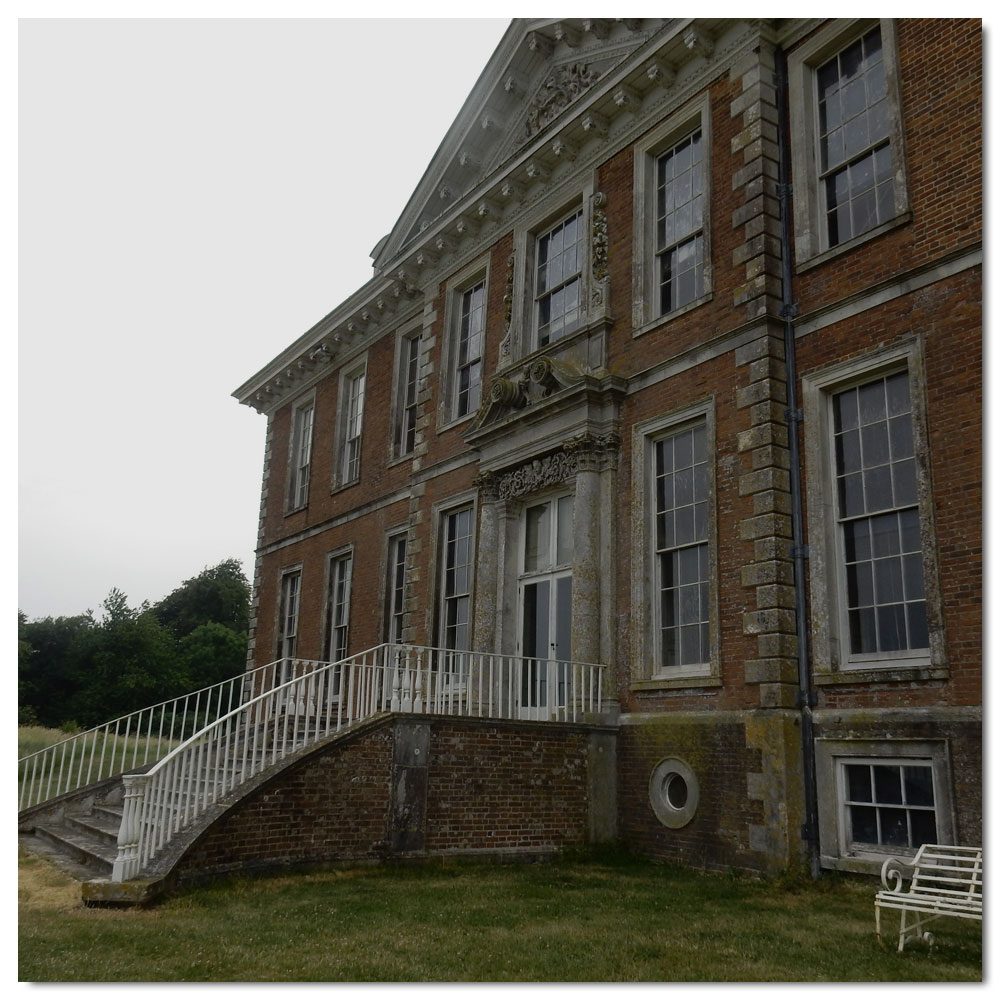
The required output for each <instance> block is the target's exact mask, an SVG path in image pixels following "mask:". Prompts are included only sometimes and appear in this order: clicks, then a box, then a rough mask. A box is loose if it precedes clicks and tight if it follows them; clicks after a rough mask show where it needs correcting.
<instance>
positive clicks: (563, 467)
mask: <svg viewBox="0 0 1000 1000" xmlns="http://www.w3.org/2000/svg"><path fill="white" fill-rule="evenodd" d="M619 446H620V440H619V437H618V435H617V434H606V435H600V436H596V435H593V434H580V435H578V436H577V437H575V438H573V439H571V440H570V441H567V442H566V443H565V444H564V445H563V446H562V448H561V449H560V450H559V451H555V452H552V453H550V454H548V455H543V456H541V457H539V458H533V459H532V460H531V461H530V462H525V463H524V464H523V465H519V466H517V467H516V468H514V469H511V470H509V471H508V472H505V473H504V474H502V475H499V476H497V477H496V479H495V482H496V497H497V499H499V500H511V499H514V498H515V497H521V496H525V495H526V494H528V493H535V492H537V491H538V490H543V489H546V488H548V487H550V486H557V485H560V484H562V483H565V482H567V481H568V480H570V479H572V478H573V477H574V476H576V474H577V473H578V472H581V471H595V472H596V471H600V470H601V469H602V468H605V467H609V466H615V465H617V460H618V451H619ZM485 478H486V477H485V476H483V477H481V479H482V480H484V481H485ZM490 489H491V490H492V481H491V482H490Z"/></svg>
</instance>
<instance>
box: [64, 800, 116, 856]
mask: <svg viewBox="0 0 1000 1000" xmlns="http://www.w3.org/2000/svg"><path fill="white" fill-rule="evenodd" d="M121 822H122V818H121V814H120V813H119V815H118V816H117V817H116V816H114V815H113V814H112V815H108V814H107V813H105V812H98V811H97V810H94V812H93V813H91V815H89V816H70V815H66V816H64V817H63V821H62V824H61V825H62V826H63V827H64V828H65V829H67V830H70V831H71V832H73V833H77V834H80V835H81V836H83V837H86V838H88V839H90V840H93V841H95V842H96V843H99V844H104V845H107V846H109V847H113V848H114V849H115V850H116V851H117V849H118V830H119V829H120V827H121Z"/></svg>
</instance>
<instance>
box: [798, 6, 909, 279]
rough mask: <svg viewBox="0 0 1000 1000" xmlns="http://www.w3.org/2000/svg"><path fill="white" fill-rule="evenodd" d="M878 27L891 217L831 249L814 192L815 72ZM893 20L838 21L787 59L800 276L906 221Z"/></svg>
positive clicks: (817, 192)
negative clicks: (886, 105)
mask: <svg viewBox="0 0 1000 1000" xmlns="http://www.w3.org/2000/svg"><path fill="white" fill-rule="evenodd" d="M876 24H880V26H881V29H882V59H883V61H884V64H885V73H886V84H887V88H888V101H889V106H890V112H891V120H890V123H889V132H890V146H891V148H892V174H893V200H894V204H895V216H894V217H893V218H892V219H889V220H887V221H886V222H884V223H882V224H880V225H878V226H876V227H875V228H873V229H869V230H868V231H867V232H864V233H861V234H860V235H858V236H856V237H854V238H853V239H850V240H846V241H845V242H843V243H839V244H837V245H836V246H834V247H830V246H829V244H828V240H827V235H826V225H825V221H824V218H823V215H824V213H823V205H822V191H821V190H820V186H819V169H818V164H817V156H818V151H817V147H818V128H817V122H816V115H817V108H816V70H817V69H818V68H819V67H820V66H821V65H822V64H823V63H825V62H826V61H827V60H828V59H830V58H832V57H833V56H834V55H836V54H837V53H838V52H840V51H841V50H842V49H843V48H845V47H846V46H847V45H849V44H850V43H851V42H852V41H854V40H855V39H856V38H859V37H860V36H861V35H862V34H864V33H865V32H866V31H868V30H869V29H871V28H872V27H874V26H875V25H876ZM897 51H898V50H897V45H896V26H895V21H894V20H893V18H864V19H862V18H847V19H837V20H835V21H832V22H831V23H829V24H827V25H825V26H824V27H823V28H821V29H820V30H819V31H817V32H816V34H815V35H813V36H812V37H811V38H810V39H808V40H807V41H806V42H804V43H803V44H802V45H800V46H799V47H797V48H796V49H795V50H793V51H792V52H790V53H789V55H788V99H789V117H790V125H791V127H790V130H789V131H790V142H791V153H792V180H793V182H794V184H795V192H796V197H795V199H794V226H795V263H796V266H797V267H798V269H799V270H803V269H804V268H806V267H813V266H815V265H817V264H821V263H823V262H824V261H826V260H828V259H830V258H831V257H835V256H838V255H839V254H842V253H848V252H850V251H851V250H853V249H855V248H856V247H857V246H859V245H860V244H862V243H866V242H867V241H868V240H871V239H874V238H875V237H876V236H879V235H881V234H882V233H885V232H887V231H888V230H890V229H894V228H895V227H896V226H899V225H901V224H903V223H905V222H908V221H909V219H910V203H909V192H908V189H907V182H906V153H905V145H904V136H903V116H902V99H901V97H900V83H899V59H898V56H897Z"/></svg>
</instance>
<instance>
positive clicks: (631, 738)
mask: <svg viewBox="0 0 1000 1000" xmlns="http://www.w3.org/2000/svg"><path fill="white" fill-rule="evenodd" d="M746 744H747V740H746V732H745V729H744V726H743V723H742V722H740V721H733V720H732V719H719V720H718V721H714V720H709V719H705V720H703V721H701V722H692V721H680V720H677V719H671V717H670V716H669V715H666V716H664V717H663V719H662V721H660V722H649V723H648V724H639V725H629V726H622V728H621V730H620V731H619V733H618V788H619V795H618V832H619V836H620V838H621V840H622V842H623V843H624V844H626V845H627V846H628V847H630V848H631V849H632V850H634V851H637V852H639V853H642V854H645V855H647V856H648V857H651V858H656V859H657V860H660V861H668V862H671V863H672V864H681V865H689V866H691V867H694V868H705V869H710V870H723V869H726V868H730V867H737V868H746V869H749V870H751V871H761V870H765V869H766V868H767V863H766V859H765V858H764V857H762V855H761V854H759V853H758V852H756V851H752V850H751V849H750V825H751V824H753V823H756V824H759V823H762V822H763V810H762V806H761V803H760V802H757V801H753V800H751V799H749V798H748V796H747V775H748V774H749V773H753V772H758V771H760V769H761V762H760V756H761V755H760V752H759V751H758V750H753V749H749V748H748V747H747V745H746ZM674 756H676V757H679V758H680V759H682V760H684V761H685V762H686V763H687V764H688V765H689V766H690V767H691V768H692V770H693V771H694V773H695V776H696V778H697V779H698V783H699V787H700V797H699V806H698V808H697V809H696V810H695V813H694V816H693V817H692V819H691V821H690V822H689V823H688V824H687V825H686V826H684V827H681V828H680V829H677V830H674V829H669V828H668V827H666V826H664V825H663V824H662V823H660V821H659V820H658V819H657V818H656V814H655V813H654V812H653V807H652V806H651V805H650V803H649V779H650V774H651V773H652V771H653V768H655V767H656V765H657V764H658V763H659V762H660V761H661V760H663V758H664V757H674Z"/></svg>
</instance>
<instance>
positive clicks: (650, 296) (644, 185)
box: [632, 91, 712, 337]
mask: <svg viewBox="0 0 1000 1000" xmlns="http://www.w3.org/2000/svg"><path fill="white" fill-rule="evenodd" d="M711 111H712V105H711V93H710V92H709V91H705V92H704V93H701V94H699V95H698V96H697V97H695V98H694V99H693V100H691V101H689V102H688V103H687V104H686V105H684V107H682V108H679V109H678V110H677V111H675V112H674V113H673V114H672V115H671V116H670V117H669V118H667V119H666V120H665V121H663V122H661V123H660V124H659V125H658V126H657V127H656V128H654V129H653V130H652V131H651V132H649V133H647V134H646V135H645V136H644V137H643V138H642V139H641V140H640V141H639V142H638V143H636V145H635V147H634V152H633V157H634V177H633V185H632V218H633V226H632V327H633V330H632V336H633V337H640V336H642V335H643V334H644V333H647V332H649V331H650V330H652V329H654V328H656V327H658V326H660V325H661V324H662V323H664V322H665V321H667V320H670V319H674V318H675V317H677V316H682V315H683V314H684V313H686V312H690V311H691V310H692V309H696V308H697V307H698V306H700V305H702V304H703V303H705V302H707V301H709V300H710V299H711V297H712V114H711ZM699 127H700V128H701V134H702V144H703V147H704V159H703V165H702V170H703V171H704V184H703V187H702V191H703V194H702V199H703V202H702V203H703V209H702V211H703V215H702V230H701V232H702V241H703V242H702V247H703V261H702V266H703V268H704V271H703V274H704V277H703V279H702V280H703V288H702V294H701V295H699V296H696V297H695V298H694V299H692V300H691V301H690V302H686V303H685V304H684V305H683V306H681V307H680V308H678V309H675V310H673V311H672V312H669V313H662V314H661V313H660V310H659V281H658V277H657V274H656V266H657V260H658V258H657V255H656V162H657V159H658V157H659V155H660V153H662V152H664V151H665V150H666V149H669V148H670V147H671V146H673V145H674V144H676V143H677V142H678V141H679V140H681V139H683V138H684V137H685V136H686V135H687V134H688V133H690V132H693V131H694V130H695V129H696V128H699ZM636 220H638V224H636Z"/></svg>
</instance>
